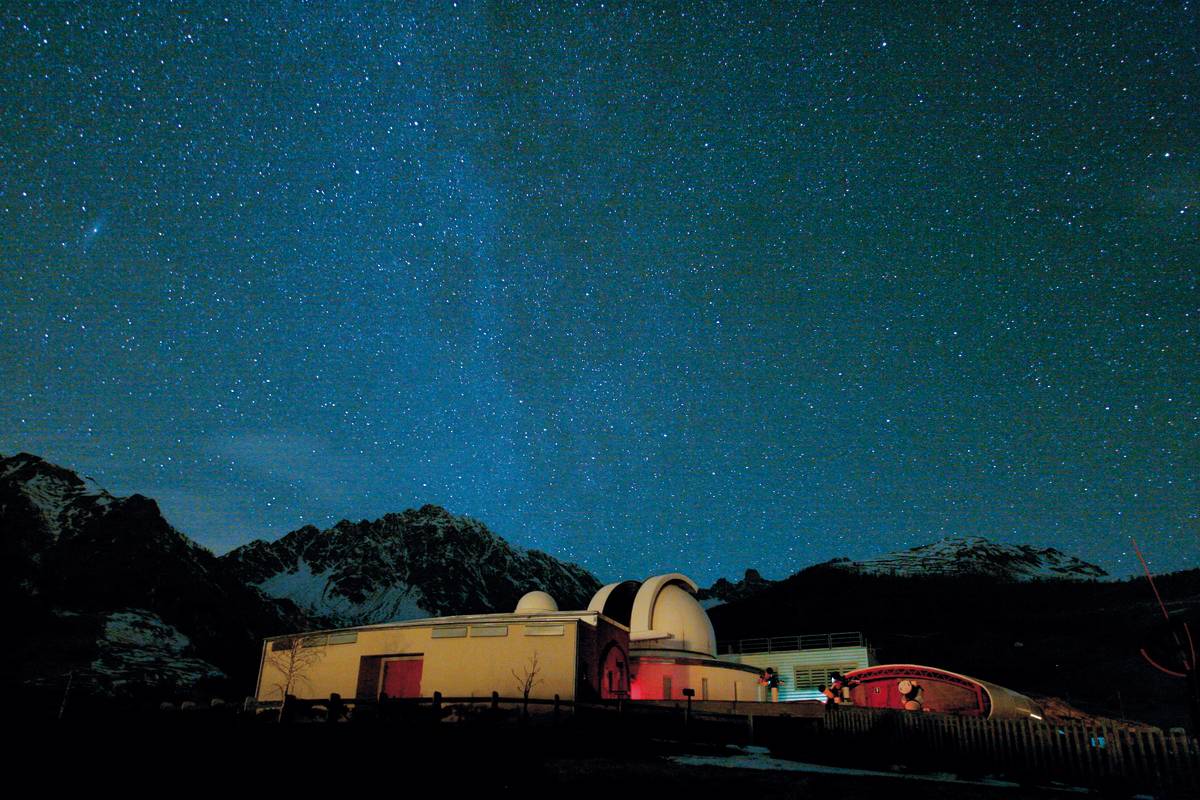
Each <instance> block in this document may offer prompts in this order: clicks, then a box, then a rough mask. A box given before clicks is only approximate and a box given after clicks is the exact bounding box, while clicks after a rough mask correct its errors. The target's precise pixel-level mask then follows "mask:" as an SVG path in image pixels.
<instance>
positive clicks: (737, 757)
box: [668, 745, 1087, 792]
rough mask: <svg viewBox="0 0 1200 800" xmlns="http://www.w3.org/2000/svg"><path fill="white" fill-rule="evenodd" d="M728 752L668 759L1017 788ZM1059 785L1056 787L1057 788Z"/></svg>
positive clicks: (754, 751)
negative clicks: (717, 754)
mask: <svg viewBox="0 0 1200 800" xmlns="http://www.w3.org/2000/svg"><path fill="white" fill-rule="evenodd" d="M727 749H728V750H729V755H720V756H700V755H684V756H669V757H668V758H669V760H670V761H673V762H674V763H676V764H683V765H685V766H706V767H730V768H734V769H761V770H771V771H775V772H809V773H820V774H824V775H855V776H859V777H877V778H903V779H906V780H914V781H933V782H936V783H964V784H973V785H977V786H1003V787H1008V788H1017V787H1019V786H1020V784H1018V783H1013V782H1011V781H1001V780H995V779H992V778H984V779H982V780H977V781H967V780H962V779H960V778H958V776H956V775H954V774H952V773H948V772H930V773H907V772H884V771H882V770H874V769H854V768H852V767H831V766H828V765H826V764H809V763H806V762H803V761H789V760H787V759H783V758H774V757H772V756H771V755H770V751H769V750H768V749H767V748H765V747H738V746H735V745H729V747H728V748H727ZM1056 788H1059V787H1056ZM1062 788H1063V790H1064V791H1071V792H1087V790H1086V789H1080V788H1077V787H1062Z"/></svg>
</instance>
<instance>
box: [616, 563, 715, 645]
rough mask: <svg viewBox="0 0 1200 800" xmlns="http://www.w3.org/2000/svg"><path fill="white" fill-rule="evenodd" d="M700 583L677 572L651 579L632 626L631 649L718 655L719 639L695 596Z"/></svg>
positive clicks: (635, 604)
mask: <svg viewBox="0 0 1200 800" xmlns="http://www.w3.org/2000/svg"><path fill="white" fill-rule="evenodd" d="M696 591H697V587H696V583H695V581H693V580H692V579H691V578H689V577H687V576H686V575H681V574H680V573H678V572H673V573H670V574H668V575H658V576H656V577H654V578H651V579H649V580H648V581H646V582H645V583H643V584H642V586H641V588H640V589H638V593H637V597H636V598H635V599H634V601H633V613H632V618H631V620H630V625H629V638H630V641H631V647H632V648H636V649H638V650H644V649H654V650H684V651H687V652H690V653H700V654H703V655H708V656H713V657H715V656H716V655H717V636H716V634H715V633H714V632H713V626H712V622H711V621H710V620H709V619H708V614H706V613H705V611H704V609H703V608H701V607H700V603H699V602H697V600H696V598H695V597H694V596H693V595H694V594H695V592H696Z"/></svg>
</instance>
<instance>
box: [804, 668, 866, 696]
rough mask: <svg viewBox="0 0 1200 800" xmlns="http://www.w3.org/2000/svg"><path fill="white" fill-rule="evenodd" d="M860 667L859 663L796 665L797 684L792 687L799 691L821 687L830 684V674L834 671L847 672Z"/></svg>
mask: <svg viewBox="0 0 1200 800" xmlns="http://www.w3.org/2000/svg"><path fill="white" fill-rule="evenodd" d="M858 668H859V665H858V664H816V665H813V666H808V667H796V672H795V675H794V677H795V680H796V685H795V686H794V687H792V688H794V689H796V690H797V691H800V690H803V689H820V688H821V687H822V686H828V685H829V676H830V675H832V674H833V673H835V672H842V673H845V672H849V671H850V670H853V669H858Z"/></svg>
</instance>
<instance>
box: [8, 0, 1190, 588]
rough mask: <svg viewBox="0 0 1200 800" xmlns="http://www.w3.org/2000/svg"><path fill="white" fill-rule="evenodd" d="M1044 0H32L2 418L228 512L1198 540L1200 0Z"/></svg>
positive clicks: (748, 552)
mask: <svg viewBox="0 0 1200 800" xmlns="http://www.w3.org/2000/svg"><path fill="white" fill-rule="evenodd" d="M1025 5H1027V4H1022V5H1018V6H1011V5H1009V4H1000V3H977V4H974V5H955V4H953V3H936V4H932V5H929V6H925V5H924V4H920V3H904V4H884V3H880V4H865V5H855V6H850V5H840V4H832V3H827V4H812V3H804V4H792V5H785V4H763V5H755V4H750V3H733V4H729V5H726V6H724V7H705V8H701V7H700V5H699V4H691V3H688V4H683V6H682V7H675V8H673V9H668V10H662V9H659V10H653V11H651V10H647V9H644V8H628V7H625V6H623V5H622V4H612V3H608V4H604V5H600V4H595V5H591V4H583V5H581V6H580V7H578V8H576V7H566V4H560V3H547V4H544V5H543V6H542V7H541V8H538V7H537V6H535V5H533V4H524V3H514V4H485V5H480V6H476V5H474V4H470V3H458V4H457V5H453V4H449V3H441V4H434V5H432V6H430V7H429V8H426V9H424V10H420V11H413V10H412V8H411V7H408V6H406V5H405V4H398V5H396V6H383V7H379V8H374V7H373V8H371V9H370V10H366V9H364V8H362V7H359V6H355V5H351V4H347V3H340V2H328V3H316V4H307V5H296V4H287V5H267V4H257V3H256V4H251V5H247V4H231V5H230V6H229V7H228V8H221V7H218V6H217V5H216V4H209V3H196V4H188V5H186V6H182V5H177V4H170V3H165V2H163V3H157V2H155V3H145V4H140V5H139V4H136V3H135V4H132V5H116V4H100V3H96V4H84V5H82V6H74V5H69V4H65V3H61V4H60V3H52V4H47V5H43V4H26V3H20V2H7V3H5V4H4V5H3V8H2V9H0V15H2V17H0V369H2V370H3V394H2V396H0V422H2V425H0V450H2V451H3V452H4V453H6V454H10V453H12V452H15V451H18V450H27V451H30V452H34V453H37V454H39V455H42V456H44V457H46V458H49V459H51V460H53V461H56V462H58V463H61V464H63V465H64V466H69V467H72V468H76V469H78V470H80V471H81V472H84V473H87V474H90V475H92V476H94V477H95V478H97V479H98V480H99V481H100V482H101V483H102V484H105V485H106V486H107V487H108V488H109V489H110V490H112V491H115V492H133V491H137V492H141V493H143V494H146V495H149V496H152V497H155V498H156V499H158V500H159V501H160V503H161V505H162V507H163V510H164V513H165V514H166V516H167V517H168V519H170V520H171V521H172V522H173V523H174V524H175V525H177V526H178V527H179V528H180V529H181V530H183V531H185V532H186V533H188V534H189V535H191V536H193V537H195V538H196V539H197V540H198V541H200V542H202V543H203V544H206V545H208V546H210V547H212V548H214V549H216V550H218V551H223V550H226V549H228V548H230V547H232V546H234V545H236V544H240V543H242V542H245V541H248V540H250V539H251V538H255V537H266V538H274V537H277V536H279V535H281V534H282V533H284V532H286V531H288V530H291V529H293V528H295V527H299V526H300V525H301V524H305V523H313V524H317V525H322V526H323V525H327V524H331V523H332V522H334V521H336V520H337V519H340V518H343V517H346V518H350V519H362V518H375V517H377V516H380V515H382V514H383V513H386V512H389V511H399V510H402V509H404V508H406V507H410V506H418V505H421V504H424V503H437V504H440V505H443V506H445V507H446V508H448V509H449V510H451V511H453V512H455V513H460V514H467V515H470V516H473V517H476V518H479V519H481V520H483V521H485V522H486V523H487V524H488V525H489V526H490V527H492V528H493V529H494V530H495V531H496V532H497V533H499V534H501V535H503V536H505V537H506V538H508V539H509V540H511V541H512V542H514V543H516V544H520V545H523V546H529V547H537V548H540V549H544V550H546V551H548V552H550V553H552V554H554V555H557V556H559V557H563V558H567V559H571V560H576V561H579V562H580V563H582V564H583V565H584V566H586V567H588V568H590V569H592V570H593V571H595V572H596V573H597V574H598V575H599V576H600V577H602V578H605V579H610V578H617V577H641V576H644V575H646V574H649V573H652V572H655V571H661V570H667V569H680V570H683V571H685V572H688V573H690V574H692V575H693V576H694V577H696V578H697V579H699V580H701V581H702V582H707V581H709V580H711V579H713V578H715V577H717V576H718V575H721V574H726V575H729V574H734V573H738V572H740V571H741V570H742V569H744V568H745V567H748V566H755V567H758V568H759V569H760V570H762V572H763V573H764V574H765V575H767V576H768V577H781V576H783V575H785V574H788V573H790V572H792V571H794V570H796V569H798V568H800V567H802V566H805V565H807V564H811V563H814V562H817V561H821V560H825V559H829V558H833V557H835V556H842V555H845V556H849V557H852V558H856V557H865V556H869V555H873V554H876V553H879V552H882V551H886V550H893V549H897V548H902V547H909V546H915V545H918V544H924V543H926V542H929V541H932V540H935V539H938V538H940V537H942V536H947V535H982V536H986V537H989V538H991V539H994V540H997V541H1003V542H1014V543H1033V544H1039V545H1045V546H1056V547H1059V548H1060V549H1063V550H1066V551H1068V552H1071V553H1073V554H1076V555H1079V556H1081V557H1083V558H1087V559H1090V560H1094V561H1096V562H1098V563H1099V564H1101V565H1102V566H1104V567H1106V568H1108V569H1109V570H1110V571H1113V572H1115V573H1117V574H1130V573H1131V572H1132V571H1133V570H1134V569H1135V567H1136V562H1135V561H1134V560H1133V559H1132V556H1131V551H1130V547H1129V537H1130V536H1131V535H1133V536H1137V537H1139V540H1141V541H1142V542H1143V543H1144V544H1145V546H1146V548H1147V549H1148V551H1149V554H1150V557H1151V559H1152V561H1153V562H1154V566H1155V567H1156V568H1158V569H1164V570H1166V569H1174V568H1180V567H1185V566H1196V565H1200V520H1198V507H1200V491H1198V489H1200V484H1198V479H1197V475H1198V473H1200V393H1198V388H1200V344H1198V342H1200V319H1198V317H1200V292H1198V286H1197V282H1198V274H1200V245H1198V242H1200V224H1198V222H1197V221H1198V220H1200V148H1198V147H1197V142H1200V110H1198V109H1200V54H1198V50H1197V43H1198V42H1200V36H1198V35H1197V31H1198V30H1200V25H1198V22H1200V20H1198V15H1197V10H1196V9H1195V8H1193V7H1192V6H1191V5H1190V4H1173V3H1167V4H1146V5H1142V4H1134V3H1120V4H1088V3H1067V2H1063V3H1049V4H1044V5H1046V6H1048V8H1035V7H1024V6H1025ZM886 6H897V8H896V9H887V10H885V7H886ZM710 8H711V10H709V9H710ZM250 9H252V11H251V10H250Z"/></svg>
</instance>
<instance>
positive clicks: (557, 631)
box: [525, 625, 567, 636]
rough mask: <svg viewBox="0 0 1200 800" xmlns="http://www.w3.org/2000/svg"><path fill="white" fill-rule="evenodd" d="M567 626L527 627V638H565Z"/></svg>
mask: <svg viewBox="0 0 1200 800" xmlns="http://www.w3.org/2000/svg"><path fill="white" fill-rule="evenodd" d="M566 630H567V629H566V626H565V625H526V626H525V635H526V636H565V635H566Z"/></svg>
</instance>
